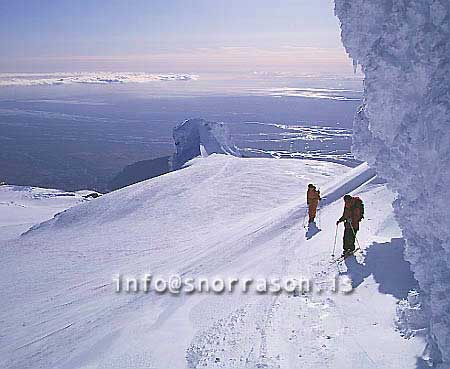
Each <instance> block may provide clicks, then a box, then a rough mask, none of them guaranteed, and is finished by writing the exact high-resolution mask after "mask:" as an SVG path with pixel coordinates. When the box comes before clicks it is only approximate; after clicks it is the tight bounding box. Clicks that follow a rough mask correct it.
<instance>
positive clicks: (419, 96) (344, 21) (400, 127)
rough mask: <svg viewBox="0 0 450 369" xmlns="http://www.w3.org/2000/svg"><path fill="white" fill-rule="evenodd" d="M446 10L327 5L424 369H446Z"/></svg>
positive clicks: (387, 1) (405, 4) (401, 2)
mask: <svg viewBox="0 0 450 369" xmlns="http://www.w3.org/2000/svg"><path fill="white" fill-rule="evenodd" d="M449 9H450V2H449V1H448V0H415V1H407V0H396V1H392V0H372V1H365V0H335V13H336V15H337V16H338V18H339V19H340V22H341V37H342V41H343V44H344V46H345V48H346V50H347V52H348V54H349V56H350V57H351V58H352V59H353V61H354V65H355V66H361V68H362V71H363V73H364V75H365V80H364V101H363V105H362V107H361V108H360V110H359V111H358V112H357V114H356V116H355V123H354V130H355V135H354V143H353V152H354V154H355V155H356V157H357V158H358V159H361V160H364V161H367V162H368V163H369V164H370V165H371V166H372V167H373V168H375V169H376V170H377V173H378V174H379V175H380V176H381V177H383V178H384V179H385V180H387V182H388V185H389V187H390V188H391V189H392V190H394V192H395V193H396V194H397V199H396V201H395V202H394V209H395V215H396V219H397V221H398V223H399V225H400V227H401V229H402V230H403V234H404V236H405V238H406V240H407V246H406V250H405V256H406V258H407V260H409V261H410V262H411V265H412V270H413V272H414V275H415V278H416V279H417V281H418V282H419V285H420V295H421V296H420V298H421V305H422V308H423V309H424V312H425V313H426V315H427V317H428V332H429V333H428V343H429V346H428V350H427V355H429V356H430V364H433V365H439V367H442V368H449V367H450V298H449V296H450V283H449V281H450V227H449V219H450V207H449V200H448V199H449V198H450V186H449V184H450V166H449V162H450V146H449V142H450V94H449V86H450V73H449V72H450V62H449V58H450V23H449V13H450V10H449Z"/></svg>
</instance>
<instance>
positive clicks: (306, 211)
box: [303, 206, 308, 228]
mask: <svg viewBox="0 0 450 369" xmlns="http://www.w3.org/2000/svg"><path fill="white" fill-rule="evenodd" d="M307 217H308V206H306V208H305V216H304V217H303V228H306V218H307Z"/></svg>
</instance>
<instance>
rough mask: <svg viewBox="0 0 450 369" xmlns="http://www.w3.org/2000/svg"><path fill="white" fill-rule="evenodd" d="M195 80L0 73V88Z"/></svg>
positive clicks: (144, 75)
mask: <svg viewBox="0 0 450 369" xmlns="http://www.w3.org/2000/svg"><path fill="white" fill-rule="evenodd" d="M196 79H198V76H197V75H193V74H171V73H169V74H152V73H128V72H119V73H115V72H92V73H0V87H8V86H47V85H70V84H90V85H92V84H95V85H111V84H123V83H148V82H154V81H190V80H196Z"/></svg>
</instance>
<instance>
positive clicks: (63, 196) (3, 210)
mask: <svg viewBox="0 0 450 369" xmlns="http://www.w3.org/2000/svg"><path fill="white" fill-rule="evenodd" d="M92 192H93V191H78V192H76V193H75V192H65V191H59V190H52V189H47V188H37V187H24V186H0V240H7V239H12V238H16V237H18V236H19V235H20V234H21V233H23V232H26V231H27V230H28V229H29V228H31V227H32V226H34V225H35V224H37V223H41V222H44V221H46V220H48V219H50V218H52V217H53V216H54V215H55V214H57V213H60V212H61V211H64V210H66V209H68V208H70V207H72V206H74V205H77V204H80V203H82V202H84V201H87V200H85V199H84V198H83V196H84V195H88V194H90V193H92Z"/></svg>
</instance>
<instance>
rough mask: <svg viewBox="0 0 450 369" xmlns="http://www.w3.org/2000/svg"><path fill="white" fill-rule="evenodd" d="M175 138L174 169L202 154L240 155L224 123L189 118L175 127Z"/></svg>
mask: <svg viewBox="0 0 450 369" xmlns="http://www.w3.org/2000/svg"><path fill="white" fill-rule="evenodd" d="M173 139H174V141H175V148H176V153H175V154H174V156H173V158H172V166H173V169H179V168H181V167H182V166H183V165H184V164H185V163H186V162H188V161H189V160H191V159H193V158H195V157H197V156H200V155H201V156H208V155H210V154H214V153H215V154H230V155H235V156H239V150H238V148H237V147H236V146H235V145H233V144H232V142H231V137H230V134H229V132H228V129H227V127H226V126H225V125H224V124H223V123H217V122H209V121H206V120H204V119H189V120H186V121H184V122H183V123H181V124H179V125H177V126H176V127H175V128H174V130H173Z"/></svg>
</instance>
